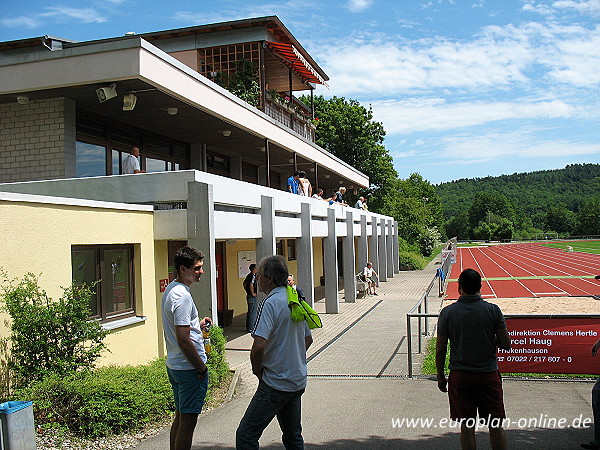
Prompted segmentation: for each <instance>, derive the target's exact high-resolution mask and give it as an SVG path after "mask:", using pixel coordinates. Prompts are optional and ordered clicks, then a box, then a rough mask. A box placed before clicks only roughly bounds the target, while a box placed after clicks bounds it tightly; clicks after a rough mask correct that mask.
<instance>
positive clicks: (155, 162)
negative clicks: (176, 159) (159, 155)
mask: <svg viewBox="0 0 600 450" xmlns="http://www.w3.org/2000/svg"><path fill="white" fill-rule="evenodd" d="M166 170H168V169H167V161H162V160H160V159H154V158H146V172H165V171H166Z"/></svg>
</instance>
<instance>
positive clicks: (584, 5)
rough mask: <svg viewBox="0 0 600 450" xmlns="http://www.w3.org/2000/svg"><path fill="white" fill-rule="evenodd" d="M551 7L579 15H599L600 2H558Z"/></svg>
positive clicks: (589, 0) (560, 0) (594, 0)
mask: <svg viewBox="0 0 600 450" xmlns="http://www.w3.org/2000/svg"><path fill="white" fill-rule="evenodd" d="M552 6H553V7H554V8H557V9H572V10H574V11H576V12H578V13H581V14H592V15H596V14H599V13H600V0H584V1H581V0H579V1H575V0H559V1H556V2H554V3H553V4H552Z"/></svg>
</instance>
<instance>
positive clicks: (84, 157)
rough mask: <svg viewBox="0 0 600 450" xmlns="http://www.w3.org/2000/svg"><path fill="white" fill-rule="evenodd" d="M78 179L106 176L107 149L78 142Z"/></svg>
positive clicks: (76, 159)
mask: <svg viewBox="0 0 600 450" xmlns="http://www.w3.org/2000/svg"><path fill="white" fill-rule="evenodd" d="M75 161H76V163H75V165H76V166H75V174H76V176H77V177H97V176H101V175H106V147H104V146H102V145H94V144H87V143H85V142H81V141H77V143H76V146H75Z"/></svg>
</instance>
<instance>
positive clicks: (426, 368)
mask: <svg viewBox="0 0 600 450" xmlns="http://www.w3.org/2000/svg"><path fill="white" fill-rule="evenodd" d="M435 341H436V338H431V339H429V341H428V342H427V349H426V350H425V351H426V352H427V353H426V354H425V359H424V360H423V365H422V366H421V374H422V375H436V374H437V371H436V370H435ZM449 359H450V345H448V351H447V352H446V365H445V367H446V370H445V373H446V375H447V374H448V362H449ZM502 376H505V377H529V378H584V379H589V378H596V377H597V375H585V374H579V373H576V374H565V373H503V374H502Z"/></svg>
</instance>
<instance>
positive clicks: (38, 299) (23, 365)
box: [0, 270, 108, 383]
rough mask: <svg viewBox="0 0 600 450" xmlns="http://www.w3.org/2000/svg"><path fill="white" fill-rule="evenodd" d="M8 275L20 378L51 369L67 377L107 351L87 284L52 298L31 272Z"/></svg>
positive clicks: (6, 291)
mask: <svg viewBox="0 0 600 450" xmlns="http://www.w3.org/2000/svg"><path fill="white" fill-rule="evenodd" d="M0 275H2V276H3V278H4V282H3V284H2V297H3V298H4V302H5V308H6V311H7V312H8V313H9V314H10V317H11V319H12V321H11V325H10V328H11V336H10V341H11V359H10V361H9V367H10V368H11V369H13V370H14V371H15V373H16V374H17V376H18V379H19V381H20V382H21V383H28V382H30V381H32V380H40V379H42V378H44V377H45V376H46V375H49V374H57V375H59V376H65V375H68V374H70V373H73V372H76V371H81V370H87V369H90V368H92V367H93V365H94V362H95V361H96V359H98V357H99V356H100V354H101V353H102V351H104V350H105V349H106V345H105V344H104V342H103V340H104V338H105V337H106V335H107V334H108V331H106V330H104V329H103V328H102V326H101V325H100V323H99V322H97V321H95V320H90V319H89V317H90V313H91V311H90V301H91V299H92V295H93V294H92V291H91V290H90V289H89V288H88V287H86V286H72V287H69V288H65V289H64V294H63V296H62V297H61V298H59V299H58V300H52V299H50V298H49V297H48V295H47V294H46V292H45V291H44V290H43V289H41V288H40V286H39V284H38V280H37V277H36V276H35V275H33V274H31V273H28V274H27V275H25V277H24V278H23V279H22V280H16V281H15V280H7V279H6V274H5V273H4V272H3V271H1V270H0Z"/></svg>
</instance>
